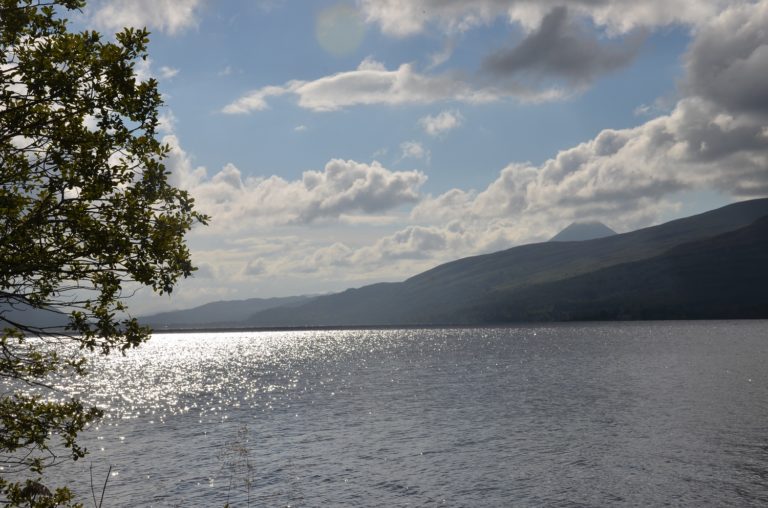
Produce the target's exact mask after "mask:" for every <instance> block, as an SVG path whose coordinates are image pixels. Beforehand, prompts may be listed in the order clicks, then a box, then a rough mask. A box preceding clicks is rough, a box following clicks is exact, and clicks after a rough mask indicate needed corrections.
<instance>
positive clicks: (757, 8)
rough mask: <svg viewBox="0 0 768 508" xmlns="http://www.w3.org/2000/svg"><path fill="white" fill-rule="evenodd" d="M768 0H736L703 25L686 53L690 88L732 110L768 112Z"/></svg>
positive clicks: (688, 89)
mask: <svg viewBox="0 0 768 508" xmlns="http://www.w3.org/2000/svg"><path fill="white" fill-rule="evenodd" d="M767 26H768V3H766V2H760V3H759V4H756V5H751V4H742V5H736V6H734V7H733V8H731V9H728V10H727V11H725V12H723V13H722V14H720V15H719V16H717V17H716V18H714V20H713V21H712V22H711V23H710V24H708V25H707V26H705V27H703V28H702V29H701V30H700V31H699V32H698V33H697V34H696V38H695V40H694V41H693V43H692V44H691V47H690V49H689V50H688V52H687V54H686V56H685V64H686V70H687V79H686V88H687V91H688V92H689V93H691V94H696V95H699V96H701V97H705V98H707V99H709V100H711V101H713V102H715V103H717V104H719V105H721V106H723V107H725V108H728V109H729V110H734V111H738V112H741V113H754V114H760V115H768V82H767V81H768V80H767V79H766V76H767V75H768V30H766V27H767Z"/></svg>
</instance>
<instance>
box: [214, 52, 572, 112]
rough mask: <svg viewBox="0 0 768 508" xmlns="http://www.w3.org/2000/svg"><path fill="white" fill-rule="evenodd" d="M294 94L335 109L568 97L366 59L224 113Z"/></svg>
mask: <svg viewBox="0 0 768 508" xmlns="http://www.w3.org/2000/svg"><path fill="white" fill-rule="evenodd" d="M286 94H290V95H294V96H295V97H297V98H298V104H299V106H301V107H303V108H306V109H309V110H312V111H334V110H338V109H342V108H345V107H350V106H359V105H372V104H387V105H404V104H432V103H435V102H440V101H458V102H466V103H470V104H478V103H487V102H494V101H498V100H501V99H504V98H508V97H514V98H517V99H519V100H524V101H547V100H556V99H559V98H562V97H563V95H564V94H563V92H562V91H561V90H558V89H546V90H543V91H536V90H532V89H530V88H526V87H523V86H520V85H517V84H510V85H507V86H506V87H504V88H498V87H487V86H475V85H473V84H471V83H469V82H467V81H465V80H464V79H462V78H461V77H460V76H458V75H456V74H450V73H444V74H437V75H430V74H423V73H420V72H418V71H417V70H416V69H415V68H414V66H413V64H410V63H407V64H402V65H400V66H399V67H398V68H397V69H394V70H388V69H386V68H385V67H384V65H383V64H381V63H380V62H377V61H375V60H372V59H370V58H366V59H365V60H363V61H362V62H361V63H360V65H359V66H358V68H357V69H355V70H352V71H346V72H339V73H337V74H332V75H330V76H324V77H321V78H318V79H316V80H314V81H289V82H288V83H286V84H285V85H282V86H266V87H263V88H259V89H257V90H253V91H251V92H249V93H247V94H245V95H243V96H242V97H240V98H239V99H237V100H235V101H234V102H232V103H230V104H228V105H227V106H225V107H224V108H223V110H222V111H223V112H224V113H229V114H242V113H249V112H252V111H260V110H264V109H266V108H267V107H268V105H267V101H266V99H267V98H269V97H275V96H280V95H286Z"/></svg>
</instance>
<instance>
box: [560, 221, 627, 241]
mask: <svg viewBox="0 0 768 508" xmlns="http://www.w3.org/2000/svg"><path fill="white" fill-rule="evenodd" d="M615 234H616V232H615V231H614V230H612V229H611V228H609V227H608V226H606V225H605V224H603V223H602V222H574V223H572V224H571V225H569V226H568V227H566V228H565V229H563V230H562V231H560V232H559V233H558V234H556V235H555V236H553V237H552V238H550V239H549V241H550V242H582V241H584V240H594V239H595V238H605V237H606V236H613V235H615Z"/></svg>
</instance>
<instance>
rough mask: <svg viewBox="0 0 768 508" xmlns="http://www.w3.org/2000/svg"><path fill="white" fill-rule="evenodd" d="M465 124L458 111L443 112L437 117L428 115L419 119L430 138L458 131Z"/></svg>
mask: <svg viewBox="0 0 768 508" xmlns="http://www.w3.org/2000/svg"><path fill="white" fill-rule="evenodd" d="M463 122H464V117H463V116H462V115H461V113H460V112H458V111H456V110H445V111H441V112H440V113H438V114H437V115H434V116H432V115H427V116H425V117H423V118H421V119H419V125H420V126H421V128H422V129H424V132H426V133H427V134H429V135H430V136H439V135H441V134H443V133H446V132H448V131H450V130H453V129H456V128H458V127H460V126H461V124H462V123H463Z"/></svg>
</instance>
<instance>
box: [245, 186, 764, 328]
mask: <svg viewBox="0 0 768 508" xmlns="http://www.w3.org/2000/svg"><path fill="white" fill-rule="evenodd" d="M766 216H768V199H757V200H752V201H745V202H741V203H735V204H732V205H729V206H725V207H723V208H720V209H718V210H713V211H710V212H706V213H703V214H700V215H695V216H692V217H688V218H684V219H679V220H675V221H672V222H668V223H666V224H662V225H659V226H654V227H649V228H645V229H640V230H637V231H633V232H630V233H624V234H618V235H613V236H608V237H604V238H598V239H594V240H586V241H580V242H545V243H538V244H530V245H523V246H519V247H514V248H511V249H507V250H504V251H501V252H496V253H493V254H486V255H482V256H473V257H469V258H464V259H459V260H457V261H453V262H450V263H446V264H444V265H440V266H438V267H436V268H433V269H431V270H428V271H426V272H424V273H421V274H418V275H416V276H414V277H411V278H410V279H407V280H405V281H403V282H399V283H382V284H374V285H371V286H365V287H362V288H358V289H348V290H346V291H344V292H341V293H337V294H333V295H327V296H320V297H317V298H315V299H313V300H310V301H307V302H305V303H302V304H299V305H296V306H294V307H292V308H290V309H286V308H281V307H276V308H272V309H268V310H262V311H259V312H255V313H254V314H253V315H252V316H251V317H250V318H249V319H248V320H247V321H246V324H247V325H249V326H335V325H419V324H425V325H426V324H460V323H467V324H469V323H491V322H507V321H520V320H536V319H543V320H546V319H591V318H593V317H600V310H601V308H600V305H608V306H610V305H611V304H612V303H611V302H622V303H623V304H626V305H630V304H632V305H634V307H633V309H632V311H633V314H631V316H639V317H644V316H645V315H646V314H644V312H646V311H647V312H648V314H647V315H650V316H662V315H664V306H663V305H662V304H661V303H659V304H657V303H654V300H653V298H655V296H654V295H656V296H660V295H661V296H664V295H666V296H664V298H667V297H668V298H669V300H668V301H669V305H671V306H672V307H674V308H676V309H678V310H675V311H674V312H671V311H670V312H671V314H670V315H675V316H681V315H690V316H695V317H711V318H716V317H728V316H732V315H735V314H738V312H736V311H737V310H738V309H736V308H732V309H731V310H727V311H726V310H725V308H723V309H722V311H721V309H720V308H719V307H717V306H716V305H714V304H713V303H712V302H717V301H718V298H717V295H715V294H707V292H723V294H728V295H730V296H734V295H736V294H738V291H740V290H743V289H744V284H743V281H744V280H748V278H749V276H750V273H752V272H754V273H755V274H756V276H757V277H758V279H759V277H762V274H763V273H764V271H765V269H766V268H764V267H761V263H762V265H766V264H768V250H765V249H762V250H761V249H760V246H762V243H761V239H760V238H759V237H757V236H756V235H758V234H759V233H760V232H761V231H762V230H761V229H760V225H761V224H762V223H761V222H756V221H758V219H761V218H762V217H766ZM753 223H755V226H754V227H753V228H750V226H751V225H753ZM755 228H756V229H755ZM737 230H740V231H737ZM727 233H733V234H737V233H738V235H737V236H735V237H729V236H728V235H727ZM735 238H738V239H739V242H738V243H735V244H734V250H733V252H730V253H729V251H728V250H727V248H726V246H727V243H728V242H729V241H731V240H732V239H735ZM729 239H731V240H729ZM704 247H706V249H704ZM676 248H678V250H676ZM696 249H704V250H702V254H701V255H700V256H699V255H697V256H693V257H692V258H691V259H692V260H693V261H692V262H691V263H692V264H691V265H690V266H691V267H693V266H695V267H697V270H699V271H698V272H696V273H697V274H698V276H699V277H700V278H701V281H700V282H698V283H695V284H694V282H695V280H694V279H695V278H687V279H686V278H683V279H680V280H681V282H679V284H678V285H679V286H680V289H679V290H678V292H677V293H673V292H672V290H671V289H670V288H671V287H672V286H671V285H672V282H671V281H673V280H675V279H674V274H675V273H678V272H679V273H681V274H687V273H689V272H687V271H686V270H687V268H686V266H685V256H682V255H681V254H680V252H684V253H688V255H692V254H693V253H695V252H696ZM750 249H751V250H750ZM750 252H752V253H753V254H754V255H753V256H752V257H749V256H750V255H751V254H750ZM729 256H730V257H729ZM761 256H762V257H761ZM731 259H733V260H734V261H733V262H732V261H731ZM755 259H757V260H758V263H754V262H752V261H754V260H755ZM747 261H750V262H747ZM641 262H642V263H644V264H642V263H641ZM742 262H743V263H744V264H743V266H742V265H739V263H742ZM633 263H641V264H640V265H633ZM665 263H666V265H665ZM675 263H676V264H675ZM662 266H669V267H672V268H670V269H669V270H668V271H667V272H663V271H661V267H662ZM608 269H612V270H614V271H610V270H609V271H605V270H608ZM653 270H656V272H654V271H653ZM731 272H732V273H731ZM653 273H656V274H662V273H666V279H663V277H662V278H661V279H659V278H658V277H656V278H653V277H650V275H652V274H653ZM606 274H607V275H606ZM619 276H621V278H618V277H619ZM580 277H581V278H580ZM611 277H617V279H615V280H614V279H611ZM649 277H650V278H649ZM659 277H660V276H659ZM729 277H735V279H734V280H735V281H736V282H734V285H733V286H732V287H729V286H728V280H729ZM662 279H663V280H666V281H667V282H665V283H664V284H661V282H659V281H660V280H662ZM759 280H761V279H759ZM619 281H621V282H619ZM654 281H655V282H654ZM601 284H604V285H605V287H602V286H601ZM654 284H655V287H657V288H658V292H657V293H654V290H653V287H654V286H653V285H654ZM763 287H766V286H763ZM694 288H695V289H696V291H695V292H700V294H694ZM558 291H563V292H564V293H563V294H562V295H560V294H559V293H558ZM633 292H635V297H632V294H633ZM753 293H754V292H748V294H749V295H752V296H754V294H753ZM745 294H747V293H745ZM584 295H586V296H584ZM527 298H529V299H530V300H528V299H527ZM707 298H709V299H707ZM568 299H570V300H568ZM582 300H583V301H586V302H587V303H585V304H584V308H579V307H578V302H580V301H582ZM529 301H530V302H534V303H535V304H536V305H537V306H538V307H534V306H533V303H531V304H530V305H527V306H526V305H524V304H526V302H529ZM563 301H568V302H571V303H570V304H569V305H572V306H573V308H574V309H575V310H576V311H578V312H576V313H575V314H570V313H569V312H570V311H568V308H566V309H565V310H563V311H562V312H560V311H558V310H557V307H556V305H557V304H559V303H561V302H563ZM665 301H667V300H664V299H662V300H659V302H665ZM698 301H701V302H703V303H706V305H705V306H704V307H702V310H701V312H694V310H695V309H693V307H695V305H696V302H698ZM736 302H737V303H735V304H734V306H739V305H746V304H748V301H746V300H744V299H737V300H736ZM566 307H567V306H566ZM614 307H615V306H614ZM672 307H670V308H672ZM684 307H685V308H684ZM731 307H733V306H731ZM761 309H762V307H760V308H759V309H758V310H757V311H756V312H757V314H760V312H764V310H761ZM620 317H627V315H625V314H622V309H621V308H619V307H616V308H612V310H611V311H610V312H608V313H607V314H606V319H608V318H610V319H614V318H620ZM764 317H768V313H766V314H765V315H764Z"/></svg>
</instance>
